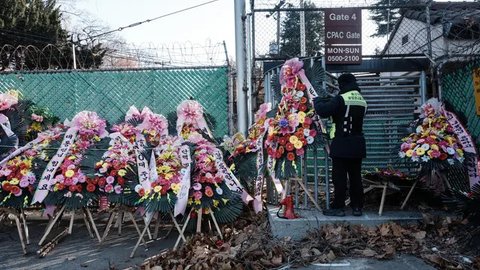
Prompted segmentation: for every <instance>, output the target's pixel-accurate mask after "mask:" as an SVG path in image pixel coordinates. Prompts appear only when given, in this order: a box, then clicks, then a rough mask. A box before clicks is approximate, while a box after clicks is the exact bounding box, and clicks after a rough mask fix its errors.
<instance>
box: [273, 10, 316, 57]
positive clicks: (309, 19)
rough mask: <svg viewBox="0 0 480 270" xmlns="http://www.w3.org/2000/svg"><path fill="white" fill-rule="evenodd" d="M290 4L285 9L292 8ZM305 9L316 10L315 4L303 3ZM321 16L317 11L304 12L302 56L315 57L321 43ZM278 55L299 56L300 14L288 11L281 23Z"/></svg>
mask: <svg viewBox="0 0 480 270" xmlns="http://www.w3.org/2000/svg"><path fill="white" fill-rule="evenodd" d="M293 7H294V6H293V5H292V4H288V5H286V8H293ZM305 8H307V9H308V8H316V6H315V4H313V3H311V2H305ZM323 22H324V20H323V15H322V13H321V12H319V11H306V12H305V52H306V55H302V56H315V54H316V53H317V52H318V51H319V50H320V48H321V46H322V43H323ZM280 39H281V41H280V55H281V56H286V57H288V58H291V57H295V56H300V12H299V11H288V12H287V13H286V18H285V20H283V21H282V31H281V33H280Z"/></svg>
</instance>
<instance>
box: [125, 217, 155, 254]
mask: <svg viewBox="0 0 480 270" xmlns="http://www.w3.org/2000/svg"><path fill="white" fill-rule="evenodd" d="M152 217H153V216H152ZM144 220H145V228H144V229H143V231H142V233H141V234H140V237H139V238H138V241H137V243H136V244H135V247H134V248H133V250H132V253H130V258H133V256H134V255H135V251H137V248H138V246H139V245H140V242H141V241H142V240H143V236H144V235H145V233H146V232H147V230H148V227H149V226H150V222H151V221H152V219H151V218H150V219H148V218H145V219H144Z"/></svg>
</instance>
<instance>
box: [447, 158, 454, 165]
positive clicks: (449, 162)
mask: <svg viewBox="0 0 480 270" xmlns="http://www.w3.org/2000/svg"><path fill="white" fill-rule="evenodd" d="M447 161H448V164H450V165H453V164H454V163H455V162H454V161H453V159H451V158H449V159H447Z"/></svg>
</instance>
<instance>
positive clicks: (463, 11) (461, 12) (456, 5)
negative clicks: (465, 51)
mask: <svg viewBox="0 0 480 270" xmlns="http://www.w3.org/2000/svg"><path fill="white" fill-rule="evenodd" d="M403 16H404V17H405V18H409V19H412V20H417V21H421V22H426V21H427V15H426V10H425V8H422V9H418V8H415V9H405V10H404V12H403ZM430 24H432V25H438V24H441V25H443V32H444V36H445V37H447V38H449V39H478V38H480V3H478V2H433V3H432V5H431V7H430Z"/></svg>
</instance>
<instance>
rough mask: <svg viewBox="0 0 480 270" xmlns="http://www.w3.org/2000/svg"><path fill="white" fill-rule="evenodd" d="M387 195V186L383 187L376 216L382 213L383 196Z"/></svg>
mask: <svg viewBox="0 0 480 270" xmlns="http://www.w3.org/2000/svg"><path fill="white" fill-rule="evenodd" d="M386 195H387V184H384V185H383V192H382V199H381V200H380V208H379V209H378V215H379V216H381V215H382V213H383V206H384V205H385V196H386Z"/></svg>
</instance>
